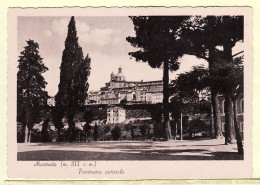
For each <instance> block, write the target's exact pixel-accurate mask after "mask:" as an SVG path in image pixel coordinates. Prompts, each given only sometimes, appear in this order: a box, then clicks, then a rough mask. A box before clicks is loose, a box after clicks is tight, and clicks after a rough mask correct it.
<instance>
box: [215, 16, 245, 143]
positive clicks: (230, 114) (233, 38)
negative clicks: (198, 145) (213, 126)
mask: <svg viewBox="0 0 260 185" xmlns="http://www.w3.org/2000/svg"><path fill="white" fill-rule="evenodd" d="M216 29H217V34H216V39H218V41H219V44H220V45H222V46H223V58H224V61H226V62H227V64H228V65H229V66H232V61H233V57H232V48H233V47H234V46H235V45H236V43H237V42H238V41H243V39H244V17H243V16H222V17H219V18H218V19H217V26H216ZM225 69H226V70H225V71H226V74H228V73H232V69H234V68H233V67H227V68H225ZM225 84H226V85H225V88H224V94H225V128H226V131H225V143H226V144H228V143H235V139H236V134H235V125H234V111H233V102H232V94H233V92H234V91H233V88H232V86H233V84H234V81H233V80H232V78H226V80H225Z"/></svg>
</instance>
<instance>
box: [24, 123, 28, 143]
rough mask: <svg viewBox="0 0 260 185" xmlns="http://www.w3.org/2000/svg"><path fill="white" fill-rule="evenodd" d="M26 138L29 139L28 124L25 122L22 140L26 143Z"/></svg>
mask: <svg viewBox="0 0 260 185" xmlns="http://www.w3.org/2000/svg"><path fill="white" fill-rule="evenodd" d="M28 139H29V130H28V126H27V124H26V125H25V129H24V142H25V143H28Z"/></svg>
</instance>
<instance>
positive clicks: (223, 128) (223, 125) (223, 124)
mask: <svg viewBox="0 0 260 185" xmlns="http://www.w3.org/2000/svg"><path fill="white" fill-rule="evenodd" d="M222 132H225V122H222Z"/></svg>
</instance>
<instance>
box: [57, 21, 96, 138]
mask: <svg viewBox="0 0 260 185" xmlns="http://www.w3.org/2000/svg"><path fill="white" fill-rule="evenodd" d="M90 61H91V60H90V58H89V56H88V55H87V56H86V58H85V59H84V56H83V52H82V48H81V47H80V46H79V44H78V37H77V30H76V22H75V19H74V16H72V17H71V20H70V23H69V25H68V34H67V38H66V40H65V49H64V50H63V55H62V63H61V67H60V83H59V91H58V93H57V95H56V96H55V100H56V105H57V106H61V107H63V109H62V110H64V114H65V115H66V116H67V118H68V124H69V136H68V137H69V141H70V142H72V141H73V140H75V135H74V130H75V123H74V121H73V119H74V115H75V114H76V111H77V109H78V108H79V107H81V106H83V105H84V103H85V99H86V97H87V91H88V87H89V85H88V82H87V80H88V76H89V74H90Z"/></svg>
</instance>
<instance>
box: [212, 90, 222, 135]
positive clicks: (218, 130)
mask: <svg viewBox="0 0 260 185" xmlns="http://www.w3.org/2000/svg"><path fill="white" fill-rule="evenodd" d="M211 103H212V110H213V121H214V131H215V134H214V136H215V137H214V138H215V139H222V138H223V134H222V126H221V118H220V112H219V99H218V95H217V93H216V92H215V91H214V90H213V88H212V92H211Z"/></svg>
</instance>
